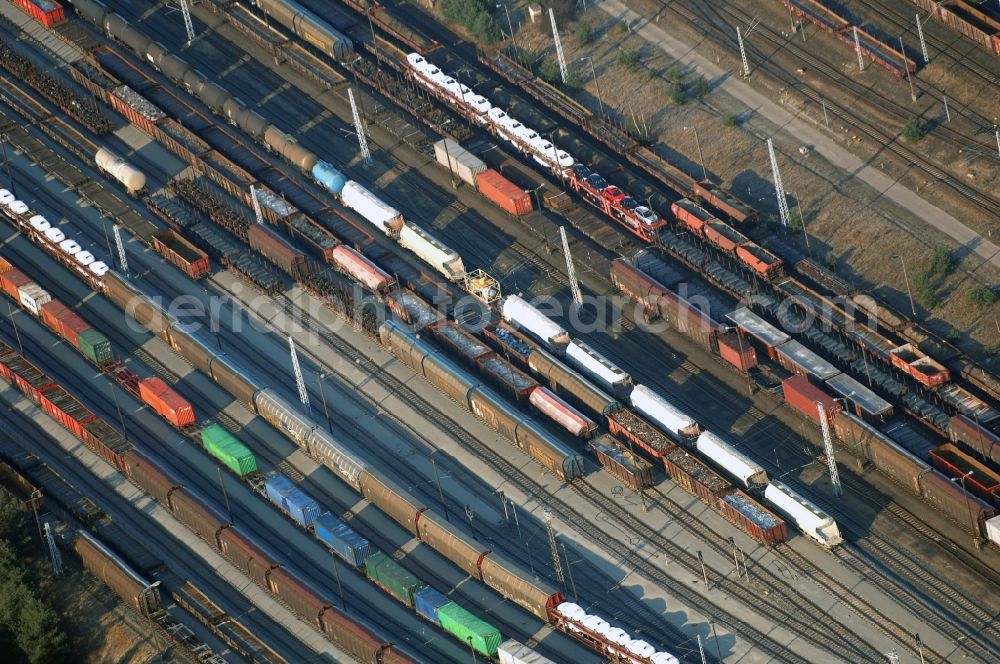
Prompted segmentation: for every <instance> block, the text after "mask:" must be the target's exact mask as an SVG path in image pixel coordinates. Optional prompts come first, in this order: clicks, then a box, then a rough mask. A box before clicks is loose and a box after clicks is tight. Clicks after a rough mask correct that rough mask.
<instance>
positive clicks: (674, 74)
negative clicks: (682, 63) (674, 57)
mask: <svg viewBox="0 0 1000 664" xmlns="http://www.w3.org/2000/svg"><path fill="white" fill-rule="evenodd" d="M664 77H665V78H666V79H667V80H668V81H670V82H671V83H680V82H681V81H682V80H684V77H683V76H681V70H680V69H678V68H677V67H676V66H673V67H670V68H669V69H667V71H666V73H665V74H664Z"/></svg>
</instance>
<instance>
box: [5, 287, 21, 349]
mask: <svg viewBox="0 0 1000 664" xmlns="http://www.w3.org/2000/svg"><path fill="white" fill-rule="evenodd" d="M7 316H8V317H9V318H10V324H11V325H13V326H14V338H15V339H17V349H18V350H19V351H20V352H21V354H22V355H24V346H23V345H21V333H20V332H18V330H17V321H16V320H14V309H12V308H11V306H10V300H7Z"/></svg>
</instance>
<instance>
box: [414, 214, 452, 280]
mask: <svg viewBox="0 0 1000 664" xmlns="http://www.w3.org/2000/svg"><path fill="white" fill-rule="evenodd" d="M399 246H401V247H403V248H404V249H409V250H410V251H412V252H413V253H415V254H416V255H417V256H420V257H421V258H423V259H424V260H425V261H427V262H428V263H429V264H430V265H431V267H433V268H434V269H435V270H437V271H438V272H440V273H441V274H443V275H444V276H446V277H448V278H449V279H451V280H452V281H460V280H461V279H462V278H463V277H464V276H465V263H463V262H462V257H461V256H459V255H458V252H456V251H455V250H454V249H452V248H450V247H447V246H445V245H443V244H441V243H440V242H438V241H437V240H436V239H434V238H433V237H431V236H430V234H429V233H427V232H426V231H424V229H422V228H420V227H419V226H416V225H414V224H405V225H404V226H403V229H402V230H401V231H400V232H399Z"/></svg>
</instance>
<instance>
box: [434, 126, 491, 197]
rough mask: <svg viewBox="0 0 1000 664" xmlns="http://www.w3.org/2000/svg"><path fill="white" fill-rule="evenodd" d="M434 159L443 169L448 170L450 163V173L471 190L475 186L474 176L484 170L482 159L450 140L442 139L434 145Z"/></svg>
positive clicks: (484, 165)
mask: <svg viewBox="0 0 1000 664" xmlns="http://www.w3.org/2000/svg"><path fill="white" fill-rule="evenodd" d="M434 157H435V158H436V159H437V162H438V163H439V164H441V165H442V166H444V167H445V168H448V162H449V161H450V162H451V170H452V172H454V173H455V175H457V176H458V177H460V178H462V180H463V181H465V182H467V183H468V184H470V185H472V187H473V188H475V186H476V176H477V175H479V174H480V173H482V172H483V171H485V170H486V164H485V163H483V160H482V159H480V158H479V157H477V156H476V155H474V154H472V153H471V152H469V151H468V150H466V149H465V148H463V147H462V146H461V145H459V144H458V143H456V142H455V141H453V140H451V139H450V138H442V139H441V140H440V141H438V142H437V143H435V144H434ZM449 157H450V159H449Z"/></svg>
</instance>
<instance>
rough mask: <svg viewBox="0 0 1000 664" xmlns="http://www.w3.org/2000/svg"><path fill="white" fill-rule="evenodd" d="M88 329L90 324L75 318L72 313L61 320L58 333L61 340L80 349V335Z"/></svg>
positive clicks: (77, 317)
mask: <svg viewBox="0 0 1000 664" xmlns="http://www.w3.org/2000/svg"><path fill="white" fill-rule="evenodd" d="M89 329H90V323H88V322H87V321H85V320H83V319H82V318H80V317H79V316H77V315H76V314H75V313H73V312H72V311H70V312H69V314H67V315H66V317H65V318H63V319H62V328H61V329H60V333H61V334H62V336H63V339H65V340H66V341H68V342H70V343H71V344H73V347H74V348H80V334H81V333H83V332H85V331H86V330H89Z"/></svg>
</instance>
